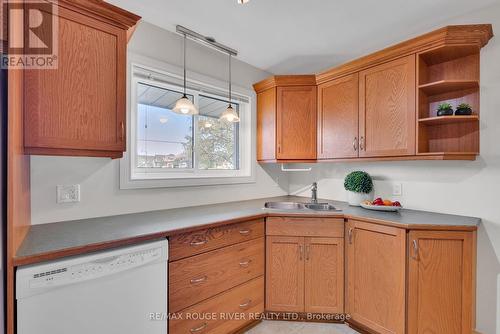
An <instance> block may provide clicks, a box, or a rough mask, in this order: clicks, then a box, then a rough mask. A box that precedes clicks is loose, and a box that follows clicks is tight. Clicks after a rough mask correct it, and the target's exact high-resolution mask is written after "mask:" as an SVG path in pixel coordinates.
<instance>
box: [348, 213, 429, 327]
mask: <svg viewBox="0 0 500 334" xmlns="http://www.w3.org/2000/svg"><path fill="white" fill-rule="evenodd" d="M345 240H346V243H347V247H346V251H347V282H348V283H347V284H348V286H347V300H346V313H348V314H350V315H351V319H352V320H353V321H354V322H356V323H358V324H361V325H362V326H366V327H368V328H370V329H372V330H374V331H376V332H377V333H381V334H404V333H405V305H406V304H405V302H406V301H405V291H406V233H405V230H404V229H400V228H395V227H389V226H382V225H377V224H370V223H365V222H360V221H355V220H350V221H349V222H348V224H347V228H346V239H345ZM419 333H423V332H419ZM436 333H438V332H436Z"/></svg>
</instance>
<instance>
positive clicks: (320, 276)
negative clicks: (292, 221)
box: [304, 238, 344, 314]
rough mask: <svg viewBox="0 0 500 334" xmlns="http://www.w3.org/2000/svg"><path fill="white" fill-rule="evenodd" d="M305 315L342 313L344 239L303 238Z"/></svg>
mask: <svg viewBox="0 0 500 334" xmlns="http://www.w3.org/2000/svg"><path fill="white" fill-rule="evenodd" d="M304 257H305V301H304V305H305V312H310V313H339V314H340V313H343V312H344V239H343V238H305V255H304Z"/></svg>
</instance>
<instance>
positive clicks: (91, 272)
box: [29, 247, 163, 289]
mask: <svg viewBox="0 0 500 334" xmlns="http://www.w3.org/2000/svg"><path fill="white" fill-rule="evenodd" d="M162 250H163V249H162V247H158V248H152V249H146V250H141V251H137V252H133V253H127V254H123V255H117V256H108V257H104V258H99V259H96V260H93V261H90V262H85V263H82V264H77V265H73V266H68V267H62V268H57V269H53V270H49V271H42V272H38V273H35V274H34V275H33V277H32V278H31V279H30V280H29V288H31V289H36V288H44V287H49V286H58V285H65V284H70V283H76V282H79V281H86V280H90V279H95V278H99V277H102V276H107V275H110V274H115V273H119V272H122V271H125V270H130V269H132V268H135V267H140V266H143V265H145V264H148V263H150V262H153V261H155V260H157V259H159V258H160V257H161V256H162Z"/></svg>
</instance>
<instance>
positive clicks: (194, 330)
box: [189, 322, 208, 333]
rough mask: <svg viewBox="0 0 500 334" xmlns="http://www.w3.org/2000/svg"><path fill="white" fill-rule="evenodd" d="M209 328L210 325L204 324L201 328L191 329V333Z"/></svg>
mask: <svg viewBox="0 0 500 334" xmlns="http://www.w3.org/2000/svg"><path fill="white" fill-rule="evenodd" d="M207 327H208V323H206V322H204V323H203V324H202V325H201V326H200V327H196V328H191V329H190V330H189V331H190V332H191V333H198V332H201V331H202V330H204V329H205V328H207Z"/></svg>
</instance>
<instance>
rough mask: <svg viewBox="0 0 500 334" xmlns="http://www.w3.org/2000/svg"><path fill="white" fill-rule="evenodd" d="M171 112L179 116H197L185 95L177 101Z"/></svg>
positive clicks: (195, 110)
mask: <svg viewBox="0 0 500 334" xmlns="http://www.w3.org/2000/svg"><path fill="white" fill-rule="evenodd" d="M172 111H173V112H175V113H178V114H181V115H198V110H197V109H196V107H195V106H194V104H193V102H191V100H190V99H188V98H187V96H185V95H184V96H183V97H181V98H180V99H178V100H177V102H176V103H175V107H174V109H172Z"/></svg>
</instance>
